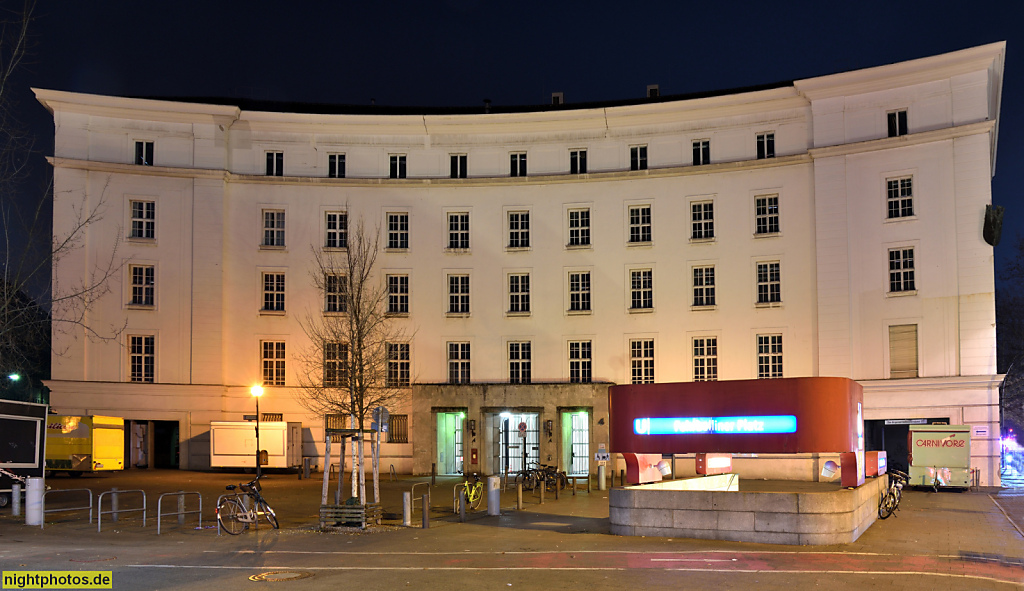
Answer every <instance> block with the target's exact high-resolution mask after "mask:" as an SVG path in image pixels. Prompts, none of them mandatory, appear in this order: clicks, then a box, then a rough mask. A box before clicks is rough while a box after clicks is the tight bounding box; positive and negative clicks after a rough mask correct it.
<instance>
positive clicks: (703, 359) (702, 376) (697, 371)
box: [693, 337, 718, 382]
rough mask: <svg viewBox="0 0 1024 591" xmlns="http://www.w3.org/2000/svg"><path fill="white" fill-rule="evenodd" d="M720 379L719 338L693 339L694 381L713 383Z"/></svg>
mask: <svg viewBox="0 0 1024 591" xmlns="http://www.w3.org/2000/svg"><path fill="white" fill-rule="evenodd" d="M717 379H718V338H716V337H697V338H695V339H693V381H695V382H713V381H715V380H717Z"/></svg>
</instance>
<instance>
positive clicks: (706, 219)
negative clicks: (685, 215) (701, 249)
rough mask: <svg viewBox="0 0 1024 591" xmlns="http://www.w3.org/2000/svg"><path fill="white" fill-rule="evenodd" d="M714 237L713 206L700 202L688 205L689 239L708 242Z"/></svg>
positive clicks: (711, 203) (709, 203)
mask: <svg viewBox="0 0 1024 591" xmlns="http://www.w3.org/2000/svg"><path fill="white" fill-rule="evenodd" d="M714 237H715V204H714V202H712V201H701V202H699V203H691V204H690V238H692V239H693V240H709V239H711V238H714Z"/></svg>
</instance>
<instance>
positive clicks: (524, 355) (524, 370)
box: [508, 341, 531, 384]
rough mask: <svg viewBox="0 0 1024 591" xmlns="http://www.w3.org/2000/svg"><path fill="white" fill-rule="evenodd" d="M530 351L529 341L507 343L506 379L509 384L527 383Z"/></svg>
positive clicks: (528, 380)
mask: <svg viewBox="0 0 1024 591" xmlns="http://www.w3.org/2000/svg"><path fill="white" fill-rule="evenodd" d="M530 365H531V351H530V341H521V342H510V343H509V344H508V381H509V383H510V384H529V383H530V380H531V375H530V369H531V368H530Z"/></svg>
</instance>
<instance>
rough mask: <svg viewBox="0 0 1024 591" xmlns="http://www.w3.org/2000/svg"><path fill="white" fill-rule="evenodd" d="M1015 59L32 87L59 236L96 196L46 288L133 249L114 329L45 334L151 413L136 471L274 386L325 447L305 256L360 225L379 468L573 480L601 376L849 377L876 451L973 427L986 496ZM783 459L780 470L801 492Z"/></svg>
mask: <svg viewBox="0 0 1024 591" xmlns="http://www.w3.org/2000/svg"><path fill="white" fill-rule="evenodd" d="M1004 53H1005V46H1004V44H1001V43H999V44H993V45H987V46H982V47H976V48H971V49H967V50H963V51H958V52H954V53H950V54H945V55H940V56H934V57H928V58H924V59H920V60H914V61H910V62H902V63H897V64H892V65H887V66H882V67H876V68H869V69H865V70H858V71H854V72H847V73H841V74H835V75H830V76H823V77H819V78H811V79H806V80H797V81H794V82H791V83H785V84H779V85H774V86H773V87H770V88H763V89H755V90H749V91H738V92H725V93H720V94H715V95H709V96H701V97H656V98H651V99H648V100H639V101H631V102H629V103H616V104H607V105H581V106H573V105H566V104H559V105H553V106H550V107H538V108H534V109H515V110H512V111H511V112H501V113H499V112H486V113H485V112H477V113H469V112H466V113H454V112H439V113H435V114H431V113H430V112H429V111H424V112H421V113H415V114H403V113H391V112H374V111H372V110H371V109H349V110H348V112H346V111H345V109H333V108H327V107H322V106H309V105H306V106H302V105H299V106H296V105H288V106H283V105H281V106H277V107H275V108H269V107H266V106H262V107H260V106H257V107H259V108H255V107H254V108H252V109H247V108H243V107H240V106H238V105H237V104H236V105H230V104H211V103H198V102H175V101H161V100H144V99H131V98H123V97H110V96H97V95H85V94H76V93H69V92H61V91H53V90H36V96H37V98H38V100H39V101H40V102H41V103H42V104H43V105H44V106H45V107H46V108H47V109H49V110H50V111H51V112H52V113H53V116H54V122H55V128H56V137H55V149H54V156H53V158H52V164H53V166H54V186H55V190H54V195H55V202H54V233H55V235H58V236H59V235H61V233H62V232H67V231H69V228H70V227H71V226H72V225H73V224H74V220H75V217H74V212H75V211H78V210H79V209H78V208H80V207H82V206H83V205H84V206H89V205H93V206H95V205H96V204H101V205H102V207H103V210H104V212H105V215H104V217H103V219H102V220H101V221H100V222H98V223H96V224H93V225H91V226H90V227H88V228H87V234H86V237H85V240H84V242H83V247H82V248H80V249H78V250H76V251H75V252H74V253H73V254H72V255H70V256H68V257H65V258H64V259H62V260H61V261H60V262H59V264H58V265H57V267H56V269H55V271H54V276H55V278H56V280H57V281H58V282H62V283H71V282H74V281H76V280H81V279H82V278H83V277H85V274H87V273H89V272H90V269H92V268H94V267H95V266H96V265H97V263H98V262H102V261H104V260H109V259H110V258H111V257H114V259H115V260H116V261H118V262H119V263H122V264H123V267H122V272H121V273H120V275H119V277H118V279H117V280H116V281H115V283H114V284H113V285H112V286H111V287H112V290H111V292H110V293H109V294H108V295H106V296H105V297H103V298H101V299H99V300H98V301H96V302H94V303H93V306H92V308H91V309H90V310H89V311H88V315H87V319H88V321H89V322H91V323H93V324H95V325H97V326H121V325H124V326H125V330H124V331H123V333H122V335H121V337H120V339H118V340H116V342H112V341H105V342H97V341H94V340H90V339H89V338H87V336H86V335H85V334H84V333H80V334H74V333H55V335H54V338H55V340H56V343H55V347H54V348H55V350H56V351H58V352H59V354H55V355H54V357H53V371H52V380H50V381H49V382H48V384H47V385H48V386H49V387H50V388H51V391H52V393H51V402H52V404H53V406H54V407H55V408H56V409H58V410H59V411H61V412H90V413H97V414H112V415H117V416H123V417H124V418H125V419H126V420H130V421H133V423H132V428H133V430H135V431H136V434H135V436H134V437H133V442H132V445H133V446H134V447H135V448H137V449H134V450H133V453H136V454H137V456H138V457H139V458H142V457H146V459H145V460H144V461H143V460H140V461H138V462H136V463H145V464H147V465H153V464H160V463H163V464H167V463H168V461H170V462H171V464H172V465H179V466H181V467H188V468H204V467H208V466H209V439H208V430H209V423H210V421H213V420H240V419H241V418H242V415H244V414H246V413H247V412H250V411H251V407H252V402H251V399H250V398H249V394H248V390H249V387H250V386H251V385H253V384H255V383H262V384H263V385H264V386H265V387H267V394H266V395H264V397H263V400H262V403H261V404H262V406H263V410H264V411H267V412H274V413H280V414H282V415H283V418H284V420H289V421H293V420H301V421H303V423H304V425H305V426H306V430H305V439H306V445H305V448H306V449H305V453H306V455H310V456H315V455H319V454H322V450H323V443H322V439H323V435H322V425H323V423H322V419H321V418H320V417H313V416H309V415H308V413H306V412H305V411H304V410H303V409H302V407H301V406H300V405H299V404H298V403H297V402H296V396H297V395H298V382H297V378H296V376H297V372H298V371H299V370H300V368H299V366H298V365H299V361H298V358H299V354H300V352H302V351H306V350H308V349H309V347H310V345H311V344H310V342H309V340H308V338H307V337H306V334H305V332H304V331H303V330H302V328H301V322H302V321H303V319H304V318H307V317H316V315H318V314H324V313H334V312H335V311H334V310H333V309H332V308H331V306H332V303H331V301H332V300H331V297H330V295H331V294H330V293H327V294H325V293H323V292H322V291H320V290H318V289H316V288H315V287H314V282H313V280H312V277H311V273H313V272H314V271H315V268H316V267H315V264H314V251H317V250H321V251H341V250H343V249H344V247H345V244H346V240H347V231H348V229H349V228H351V227H352V226H353V225H354V224H356V223H357V222H361V223H364V224H365V225H366V226H367V227H371V228H374V227H379V228H380V247H381V254H380V256H379V258H378V264H377V280H378V281H380V282H382V284H385V285H387V286H388V292H389V297H388V300H389V301H388V306H389V312H390V313H391V314H392V316H393V322H395V323H396V325H397V326H400V327H402V328H403V329H404V330H405V332H406V333H407V334H408V335H410V336H409V338H408V340H406V341H404V342H401V343H395V344H394V346H393V347H389V355H390V357H391V358H390V359H389V368H390V369H392V370H393V371H394V372H395V373H394V376H395V379H396V380H397V381H398V383H400V384H401V385H403V386H406V385H407V386H408V388H409V390H408V391H409V396H408V398H407V401H406V403H405V404H404V405H402V406H401V407H399V408H395V409H391V411H392V417H393V419H392V424H391V433H390V434H389V443H387V444H385V445H384V449H383V451H382V454H383V460H382V463H383V465H384V466H385V467H386V466H388V464H394V465H395V467H396V469H397V470H399V471H401V472H415V473H427V472H429V471H430V470H431V464H434V465H435V466H436V469H437V470H438V471H439V472H440V473H456V472H460V471H463V470H465V471H481V472H485V473H496V472H500V471H503V470H505V469H515V468H517V467H518V466H520V465H522V463H523V462H524V461H527V462H529V461H541V462H544V463H555V462H557V463H559V464H561V465H562V466H563V467H565V468H568V469H570V470H571V471H573V472H586V471H588V470H592V469H593V466H592V464H593V461H592V459H593V454H594V453H595V452H597V451H600V450H601V449H602V446H603V445H604V444H606V442H607V425H606V423H607V386H608V385H609V384H614V383H646V382H655V381H656V382H673V381H690V380H711V379H717V380H734V379H758V378H763V379H770V378H775V377H782V376H784V377H801V376H841V377H849V378H853V379H855V380H857V381H859V382H860V383H861V384H862V385H863V387H864V399H865V419H866V420H867V423H868V425H867V428H868V439H869V447H871V446H874V447H878V446H879V445H882V446H885V447H890V446H892V445H894V443H893V441H894V439H899V436H900V431H899V429H901V428H902V429H903V433H904V434H905V430H906V424H907V423H909V422H914V421H922V420H924V421H933V422H941V421H945V422H950V423H958V424H959V423H965V424H970V425H973V426H975V427H976V430H975V437H974V440H973V448H972V463H973V466H974V467H975V468H978V469H979V470H980V474H981V482H982V484H991V483H995V482H997V481H998V466H999V452H998V446H997V443H996V442H997V440H998V433H999V429H998V421H999V410H998V384H999V381H1000V376H997V375H995V359H996V356H995V305H994V279H993V252H992V247H991V246H989V245H988V244H986V243H985V242H984V240H983V238H982V225H983V221H984V213H985V207H986V205H988V204H990V203H991V178H992V175H993V174H994V172H995V155H996V143H997V142H996V140H997V132H998V114H999V101H1000V97H1001V85H1002V68H1003V59H1004ZM334 111H339V112H334ZM310 315H312V316H310ZM161 430H162V431H163V435H162V436H161V435H160V432H161ZM886 438H888V440H887V441H886ZM879 442H882V443H879ZM904 445H905V437H904ZM161 450H163V451H161ZM897 451H898V450H897ZM147 453H148V456H147ZM175 456H176V457H177V459H176V460H175V459H173V458H174V457H175ZM161 457H164V458H165V460H166V458H172V460H167V461H161V460H160V458H161ZM762 459H763V458H762ZM792 460H794V458H785V459H781V458H780V459H778V461H768V462H760V466H761V467H759V468H756V469H755V468H750V473H751V474H756V475H761V474H769V473H772V470H773V468H772V466H776V467H778V466H782V465H784V464H786V463H787V462H791V461H792ZM796 460H797V464H799V467H798V468H795V469H794V470H791V471H788V470H784V472H786V474H785V476H787V477H795V478H800V477H807V476H808V475H809V476H810V477H811V479H813V477H814V475H813V474H812V473H811V470H810V469H809V468H808V467H807V466H811V465H813V464H811V463H809V462H805V461H802V460H810V458H796Z"/></svg>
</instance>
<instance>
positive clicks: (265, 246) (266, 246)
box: [260, 244, 286, 252]
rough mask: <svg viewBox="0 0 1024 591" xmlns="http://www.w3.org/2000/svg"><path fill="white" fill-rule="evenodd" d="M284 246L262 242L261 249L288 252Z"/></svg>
mask: <svg viewBox="0 0 1024 591" xmlns="http://www.w3.org/2000/svg"><path fill="white" fill-rule="evenodd" d="M284 248H285V247H283V246H277V245H275V244H261V245H260V250H276V251H279V252H286V251H285V249H284Z"/></svg>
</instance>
